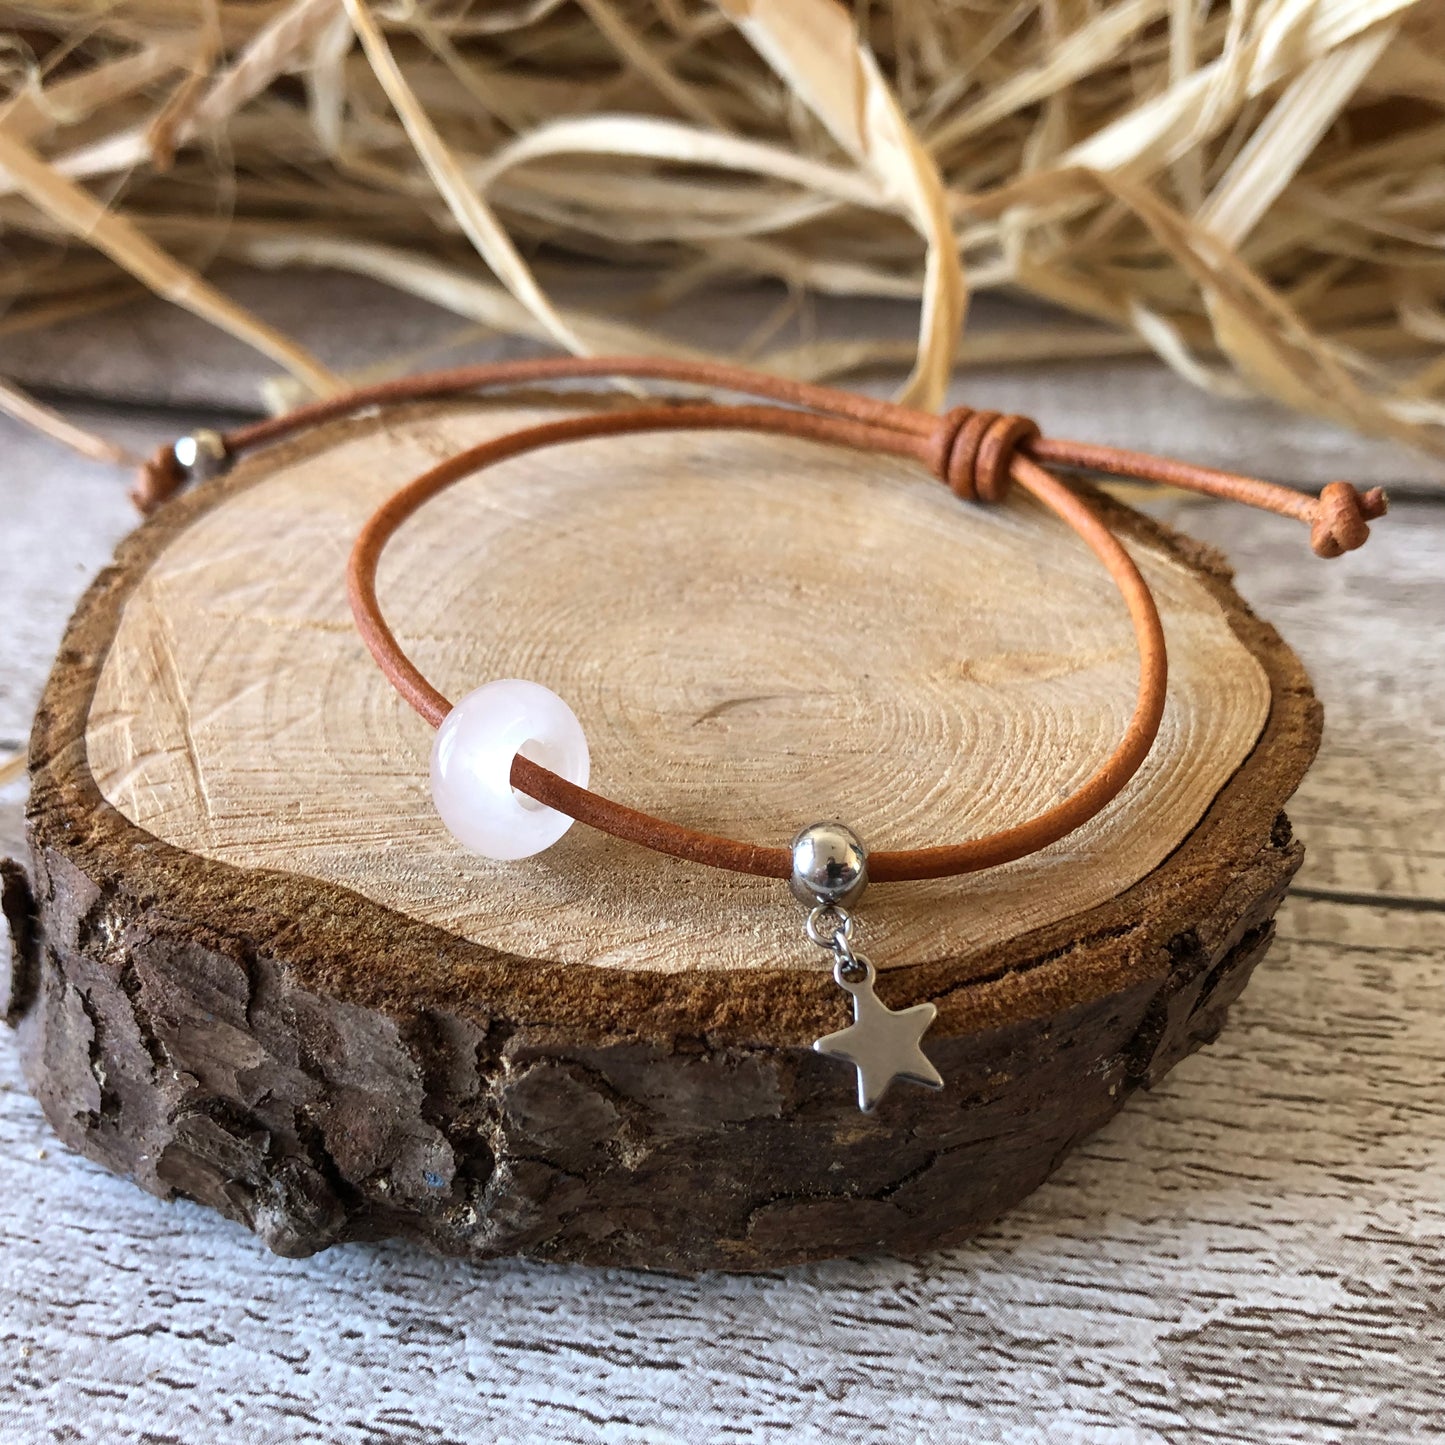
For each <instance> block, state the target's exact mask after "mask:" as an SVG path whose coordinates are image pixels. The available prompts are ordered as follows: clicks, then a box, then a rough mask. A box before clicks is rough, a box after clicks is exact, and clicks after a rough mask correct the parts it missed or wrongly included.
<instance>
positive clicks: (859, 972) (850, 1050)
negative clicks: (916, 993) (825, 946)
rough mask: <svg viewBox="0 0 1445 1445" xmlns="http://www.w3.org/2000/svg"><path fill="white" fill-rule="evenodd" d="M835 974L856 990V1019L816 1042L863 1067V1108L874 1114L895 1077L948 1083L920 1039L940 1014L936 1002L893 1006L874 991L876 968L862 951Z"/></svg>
mask: <svg viewBox="0 0 1445 1445" xmlns="http://www.w3.org/2000/svg"><path fill="white" fill-rule="evenodd" d="M833 977H834V978H835V979H837V981H838V985H839V987H840V988H845V989H847V991H848V992H849V993H850V994H852V995H853V1022H852V1023H851V1024H850V1025H849V1026H848V1027H847V1028H846V1029H839V1030H838V1032H837V1033H835V1034H825V1035H824V1036H823V1037H822V1038H821V1039H817V1040H815V1042H814V1044H813V1047H814V1048H815V1049H816V1050H817V1051H818V1052H819V1053H820V1054H829V1055H831V1056H832V1057H833V1058H835V1059H846V1060H847V1061H848V1063H850V1064H852V1065H853V1066H854V1068H856V1069H857V1070H858V1107H859V1108H860V1109H862V1110H863V1112H864V1113H872V1111H873V1110H874V1109H875V1108H876V1107H877V1106H878V1101H879V1100H880V1099H881V1098H882V1097H883V1096H884V1094H886V1093H887V1092H888V1086H889V1085H890V1084H891V1083H892V1082H893V1081H894V1079H908V1080H909V1081H910V1082H912V1083H915V1084H923V1085H924V1086H925V1087H927V1088H930V1089H941V1088H942V1087H943V1075H942V1074H940V1073H939V1072H938V1070H937V1069H935V1068H934V1067H933V1065H932V1064H931V1063H930V1062H929V1059H928V1055H927V1054H925V1053H924V1052H923V1050H922V1048H920V1047H919V1041H920V1040H921V1039H922V1038H923V1035H924V1034H925V1033H927V1032H928V1026H929V1025H930V1024H931V1023H932V1022H933V1020H934V1019H935V1018H936V1017H937V1016H938V1008H937V1006H936V1005H934V1004H931V1003H916V1004H914V1005H913V1007H912V1008H904V1009H897V1010H894V1009H891V1008H889V1007H888V1005H887V1004H885V1003H884V1002H883V1001H882V1000H881V999H880V998H879V997H878V995H877V994H876V993H874V992H873V980H874V979H875V978H876V977H877V972H876V970H875V969H874V967H873V965H872V964H871V963H869V962H868V960H867V959H866V958H863V957H862V956H861V955H859V954H853V955H852V957H851V968H850V964H849V962H848V961H846V960H844V959H841V958H840V959H839V960H838V963H837V965H836V966H835V967H834V969H833Z"/></svg>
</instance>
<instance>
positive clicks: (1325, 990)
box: [0, 378, 1445, 1445]
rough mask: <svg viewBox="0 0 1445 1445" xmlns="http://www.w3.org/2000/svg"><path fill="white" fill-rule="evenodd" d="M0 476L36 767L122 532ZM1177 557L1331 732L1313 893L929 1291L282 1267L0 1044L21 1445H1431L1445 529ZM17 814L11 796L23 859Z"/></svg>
mask: <svg viewBox="0 0 1445 1445" xmlns="http://www.w3.org/2000/svg"><path fill="white" fill-rule="evenodd" d="M1065 390H1066V389H1065V388H1063V387H1062V386H1061V387H1059V388H1057V394H1058V398H1059V404H1060V406H1061V408H1062V409H1065V410H1066V409H1067V406H1068V405H1069V404H1070V403H1069V401H1068V397H1067V396H1066V395H1065ZM1072 395H1073V396H1074V398H1075V400H1074V402H1073V403H1072V404H1073V405H1076V406H1086V405H1087V396H1088V381H1087V378H1086V379H1085V380H1084V381H1083V382H1082V383H1081V384H1080V385H1079V387H1078V389H1076V390H1075V391H1074V392H1073V393H1072ZM1079 398H1083V399H1082V400H1080V399H1079ZM1226 416H1227V413H1226V412H1224V411H1223V409H1221V411H1220V414H1219V416H1218V417H1217V418H1216V424H1222V423H1223V421H1224V418H1225V417H1226ZM104 422H105V425H106V426H107V427H108V428H109V429H110V430H112V431H120V432H122V433H127V432H128V433H129V434H130V435H132V436H134V437H135V438H136V440H137V441H139V440H140V438H141V435H142V434H146V435H148V436H157V435H160V434H163V432H164V431H165V430H174V429H175V427H176V422H175V419H173V418H172V419H165V420H162V419H159V418H145V419H142V418H115V417H110V418H105V419H104ZM1059 429H1060V430H1062V429H1063V428H1059ZM1119 440H1121V441H1123V440H1127V438H1125V437H1120V438H1119ZM1245 440H1247V441H1248V442H1249V444H1250V445H1251V446H1254V447H1255V448H1256V454H1260V453H1263V454H1264V455H1265V456H1266V458H1267V459H1271V460H1272V462H1273V466H1272V467H1271V468H1269V469H1271V470H1273V471H1275V472H1276V474H1288V471H1289V460H1290V456H1289V452H1288V450H1287V449H1284V450H1274V451H1271V450H1270V438H1269V437H1268V436H1267V435H1263V436H1260V437H1258V438H1255V437H1250V438H1247V439H1245ZM1188 441H1189V438H1188V437H1187V436H1181V437H1179V438H1178V440H1177V442H1176V445H1177V448H1178V449H1179V450H1180V451H1181V452H1185V453H1187V452H1188V450H1189V446H1188ZM1241 445H1243V442H1241ZM3 456H4V459H5V461H4V468H3V473H0V517H3V518H4V525H3V526H0V567H3V601H4V604H5V619H6V620H5V637H6V641H5V658H4V660H5V667H4V669H3V670H0V745H7V744H8V745H18V744H19V743H20V741H21V740H22V739H23V736H24V733H25V730H26V728H27V725H28V718H29V710H30V708H31V707H32V706H33V702H34V699H35V697H36V696H37V694H38V691H39V685H40V682H41V679H42V677H43V673H44V670H45V668H46V667H47V666H48V664H49V661H50V657H51V654H52V651H53V648H54V646H55V642H56V640H57V639H58V637H59V635H60V631H61V628H62V625H63V622H64V616H65V612H66V610H67V608H68V606H69V605H70V603H71V601H72V600H73V599H74V597H75V596H76V595H77V594H78V592H79V590H80V588H81V587H82V586H83V584H84V582H85V580H86V578H87V577H88V575H89V574H90V573H91V572H93V571H94V570H95V568H96V567H97V566H98V565H99V564H100V563H101V562H102V561H103V560H104V558H105V556H106V555H107V554H108V551H109V548H110V546H111V544H112V543H113V542H114V540H115V538H116V537H118V536H119V535H120V533H121V532H122V531H123V530H125V528H126V527H127V526H128V525H129V517H128V515H127V511H126V507H125V504H124V502H123V500H122V499H121V496H120V490H119V488H118V486H117V483H116V479H115V477H114V476H113V474H107V473H105V472H104V471H103V470H102V469H99V468H89V467H78V466H75V465H73V464H71V463H69V462H68V461H67V460H66V459H63V458H60V457H58V456H56V455H54V454H52V453H47V451H46V449H45V448H44V447H43V446H42V444H40V443H38V442H36V441H35V440H34V439H32V438H29V437H27V436H24V435H22V434H19V433H17V432H15V431H14V430H13V429H7V430H6V432H5V436H4V451H3ZM1395 479H1396V478H1393V477H1391V478H1387V480H1395ZM1398 480H1401V481H1404V482H1406V483H1408V482H1409V481H1410V480H1411V477H1410V475H1409V474H1408V473H1402V474H1401V475H1400V476H1399V478H1398ZM1181 522H1182V524H1183V525H1185V526H1187V528H1188V530H1190V531H1191V532H1193V533H1195V534H1196V535H1201V536H1203V537H1205V538H1207V539H1209V540H1212V541H1214V542H1216V543H1218V544H1220V545H1221V546H1223V547H1225V549H1226V550H1227V551H1229V553H1230V554H1231V555H1232V557H1233V558H1234V560H1235V561H1236V563H1237V564H1238V566H1239V569H1240V584H1241V587H1242V589H1243V591H1244V592H1245V594H1246V595H1247V596H1248V597H1249V599H1250V600H1251V601H1252V602H1254V603H1255V604H1256V605H1257V606H1258V607H1259V608H1260V609H1261V610H1262V611H1263V612H1264V613H1265V614H1266V615H1267V616H1269V617H1271V618H1272V619H1273V620H1275V621H1276V622H1277V623H1278V624H1279V625H1280V627H1281V629H1282V630H1283V631H1284V633H1285V634H1286V637H1287V639H1288V640H1289V641H1290V642H1291V643H1292V644H1293V645H1294V646H1295V647H1296V648H1297V649H1298V650H1299V651H1300V652H1301V654H1302V655H1303V656H1304V658H1305V660H1306V662H1307V663H1308V664H1309V665H1310V667H1311V669H1312V672H1313V674H1314V677H1315V680H1316V685H1317V688H1318V691H1319V692H1320V694H1321V695H1322V697H1323V698H1324V700H1325V703H1326V707H1327V731H1326V744H1325V751H1324V753H1323V755H1322V757H1321V759H1320V762H1319V764H1318V765H1317V766H1316V768H1315V769H1314V770H1313V771H1312V772H1311V774H1310V775H1309V777H1308V779H1307V781H1306V783H1305V785H1304V788H1303V790H1302V791H1301V793H1300V794H1298V795H1297V797H1296V800H1295V803H1294V804H1293V805H1292V807H1291V813H1292V816H1293V818H1294V820H1295V823H1296V827H1297V830H1298V831H1299V833H1300V834H1301V836H1302V837H1303V838H1304V840H1305V842H1306V844H1307V848H1308V855H1307V860H1306V863H1305V868H1304V871H1303V873H1302V874H1301V877H1300V880H1299V883H1298V885H1297V887H1296V889H1295V892H1294V895H1293V897H1292V899H1291V901H1289V902H1288V903H1287V904H1286V906H1285V908H1284V910H1283V911H1282V914H1281V934H1280V942H1279V943H1278V944H1277V945H1276V947H1275V950H1274V952H1273V953H1272V954H1271V956H1270V959H1269V961H1268V962H1267V963H1266V964H1265V965H1264V967H1263V968H1262V969H1261V970H1260V971H1259V973H1258V975H1257V976H1256V979H1255V981H1254V983H1253V985H1252V986H1251V988H1250V990H1249V991H1248V992H1247V993H1246V994H1245V996H1244V998H1243V999H1242V1000H1241V1001H1240V1002H1239V1003H1238V1004H1236V1006H1235V1008H1234V1011H1233V1013H1232V1018H1231V1024H1230V1027H1229V1029H1228V1030H1227V1031H1226V1032H1225V1033H1224V1035H1223V1036H1222V1038H1221V1039H1220V1040H1219V1042H1217V1043H1216V1044H1215V1045H1214V1047H1213V1048H1212V1049H1210V1050H1207V1051H1205V1052H1204V1053H1201V1054H1199V1055H1196V1056H1195V1057H1193V1058H1192V1059H1189V1060H1186V1061H1185V1062H1184V1063H1183V1064H1181V1065H1180V1066H1179V1067H1178V1068H1177V1069H1176V1070H1175V1071H1174V1072H1173V1073H1172V1074H1171V1075H1170V1076H1169V1078H1168V1080H1167V1081H1166V1082H1165V1083H1164V1084H1163V1085H1162V1086H1161V1087H1160V1088H1159V1089H1158V1090H1156V1091H1155V1092H1154V1093H1152V1094H1149V1095H1146V1096H1141V1097H1139V1098H1137V1099H1135V1100H1134V1101H1133V1102H1132V1103H1131V1104H1130V1106H1129V1107H1128V1108H1127V1109H1126V1110H1125V1111H1124V1112H1123V1113H1122V1114H1121V1115H1120V1116H1119V1117H1118V1118H1116V1119H1115V1120H1114V1121H1113V1122H1112V1123H1111V1124H1110V1125H1108V1126H1107V1127H1106V1128H1105V1129H1104V1130H1103V1131H1102V1132H1101V1133H1099V1134H1098V1135H1096V1136H1095V1137H1094V1138H1093V1139H1092V1140H1090V1141H1087V1142H1086V1143H1084V1144H1083V1145H1082V1146H1080V1148H1079V1149H1078V1150H1077V1151H1076V1152H1075V1153H1074V1154H1073V1155H1072V1156H1071V1157H1070V1159H1069V1160H1068V1162H1067V1163H1066V1164H1065V1165H1064V1166H1063V1167H1062V1168H1061V1169H1060V1170H1059V1171H1058V1172H1057V1173H1056V1174H1055V1175H1054V1177H1053V1178H1052V1180H1051V1181H1050V1182H1049V1183H1048V1184H1047V1185H1046V1186H1045V1187H1044V1188H1043V1189H1041V1190H1040V1191H1038V1192H1037V1193H1036V1194H1035V1195H1034V1196H1032V1197H1031V1199H1030V1200H1028V1201H1027V1202H1026V1203H1025V1204H1024V1205H1022V1206H1021V1207H1020V1208H1018V1209H1016V1210H1015V1211H1014V1212H1013V1213H1012V1214H1011V1215H1009V1216H1008V1218H1007V1219H1006V1220H1005V1221H1004V1223H1003V1224H1002V1225H1000V1226H998V1227H995V1228H994V1229H993V1230H992V1231H990V1233H989V1234H988V1235H986V1236H985V1237H984V1238H982V1239H980V1240H979V1241H977V1242H975V1243H973V1244H971V1245H969V1246H968V1247H966V1248H962V1249H958V1250H954V1251H950V1252H947V1253H944V1254H939V1255H936V1256H933V1257H931V1258H929V1259H928V1260H926V1261H924V1262H923V1263H920V1264H910V1265H902V1264H896V1263H888V1262H859V1263H836V1264H829V1265H822V1266H812V1267H808V1268H804V1269H800V1270H795V1271H789V1272H787V1273H783V1274H779V1275H776V1276H764V1277H758V1278H750V1279H741V1278H735V1277H727V1276H709V1277H704V1278H702V1279H699V1280H678V1279H669V1278H662V1277H653V1276H643V1275H637V1274H630V1273H603V1274H598V1273H594V1272H588V1271H581V1270H569V1269H551V1268H544V1267H540V1266H534V1265H525V1264H516V1263H499V1264H493V1265H489V1266H487V1267H484V1268H468V1267H460V1266H457V1265H455V1264H446V1263H443V1262H439V1261H436V1260H432V1259H429V1258H427V1257H425V1256H423V1255H421V1254H419V1253H418V1252H416V1251H414V1250H411V1249H408V1248H404V1247H399V1246H397V1247H393V1246H385V1247H361V1246H356V1247H351V1248H344V1249H339V1250H336V1251H333V1252H331V1253H330V1254H327V1255H323V1256H320V1257H318V1258H316V1259H314V1260H310V1261H306V1262H302V1263H288V1262H285V1261H279V1260H276V1259H275V1258H273V1257H271V1256H270V1255H268V1254H266V1253H265V1252H264V1250H263V1249H262V1248H261V1246H260V1245H258V1244H257V1243H256V1242H255V1241H254V1240H253V1239H252V1238H251V1237H250V1236H248V1235H246V1234H245V1233H244V1232H243V1231H241V1230H240V1229H239V1228H236V1227H233V1226H229V1225H226V1224H224V1223H222V1222H220V1221H218V1220H216V1219H215V1217H214V1216H213V1215H211V1214H210V1213H209V1212H205V1211H202V1210H200V1209H198V1208H195V1207H193V1206H189V1205H163V1204H160V1203H158V1202H157V1201H155V1200H153V1199H151V1198H148V1197H147V1196H145V1195H143V1194H141V1193H140V1192H139V1191H136V1190H135V1189H134V1188H133V1187H132V1186H130V1185H128V1184H126V1183H125V1182H124V1181H121V1180H117V1179H114V1178H112V1177H110V1176H109V1175H107V1174H105V1173H104V1172H103V1171H102V1170H100V1169H98V1168H96V1167H94V1166H92V1165H89V1164H87V1163H85V1162H84V1161H82V1160H80V1159H77V1158H75V1157H74V1156H72V1155H69V1154H67V1153H65V1152H63V1151H61V1150H59V1149H57V1148H56V1147H55V1145H54V1142H53V1139H52V1138H51V1136H50V1135H49V1132H48V1130H47V1129H46V1127H45V1125H44V1124H43V1122H42V1120H41V1118H40V1115H39V1111H38V1108H37V1107H36V1106H35V1104H34V1103H33V1102H32V1101H31V1099H30V1098H29V1096H28V1094H27V1093H26V1092H25V1091H24V1089H23V1087H22V1086H21V1085H20V1082H19V1077H18V1071H17V1069H16V1067H15V1063H14V1057H13V1052H12V1051H11V1050H10V1048H9V1047H8V1046H7V1045H4V1044H3V1043H0V1157H3V1160H4V1182H3V1189H0V1241H3V1248H0V1357H3V1359H4V1361H5V1373H3V1374H0V1440H4V1441H5V1442H6V1445H9V1442H12V1441H13V1442H26V1445H29V1442H32V1441H34V1442H40V1441H47V1442H48V1441H60V1440H66V1441H87V1442H88V1441H97V1442H98V1441H107V1442H113V1441H142V1440H144V1441H187V1442H190V1441H195V1440H198V1439H205V1440H208V1441H216V1442H222V1441H225V1442H230V1441H245V1442H248V1445H271V1442H282V1441H307V1442H310V1441H317V1442H322V1441H325V1442H339V1445H381V1442H393V1441H396V1442H400V1441H420V1440H428V1441H453V1440H454V1441H480V1440H493V1439H507V1440H509V1441H510V1440H517V1441H598V1440H605V1441H623V1442H629V1445H630V1442H637V1441H648V1442H652V1441H674V1440H676V1441H687V1442H692V1441H711V1440H717V1439H734V1440H740V1441H771V1440H781V1439H783V1438H784V1437H785V1436H786V1437H788V1438H796V1439H799V1440H828V1439H840V1438H841V1439H858V1440H878V1441H897V1440H915V1439H917V1440H947V1441H953V1440H978V1441H994V1440H1009V1441H1012V1440H1030V1441H1031V1440H1038V1441H1049V1442H1055V1441H1063V1442H1087V1445H1094V1442H1111V1445H1112V1442H1121V1445H1123V1442H1136V1441H1138V1442H1144V1441H1151V1442H1152V1441H1168V1442H1181V1441H1201V1442H1207V1445H1213V1442H1221V1445H1222V1442H1241V1441H1243V1442H1290V1445H1306V1442H1309V1445H1314V1442H1331V1441H1346V1440H1348V1441H1381V1442H1385V1441H1389V1442H1401V1445H1404V1442H1415V1441H1422V1440H1424V1441H1428V1440H1434V1439H1439V1438H1442V1437H1445V1389H1442V1384H1441V1360H1442V1358H1445V1320H1442V1315H1441V1312H1440V1306H1439V1300H1440V1298H1441V1290H1442V1286H1445V1246H1442V1244H1441V1240H1442V1238H1445V1230H1442V1225H1445V1202H1442V1201H1445V1068H1442V1064H1441V1059H1442V1054H1445V1027H1442V1024H1441V1022H1440V1020H1441V1018H1442V1016H1445V979H1442V969H1441V960H1442V956H1445V784H1442V769H1441V755H1442V750H1445V657H1442V652H1441V648H1440V646H1439V637H1440V635H1441V631H1442V627H1445V584H1442V580H1441V576H1442V566H1441V557H1442V555H1445V507H1441V506H1440V505H1439V504H1437V503H1431V502H1421V503H1416V504H1409V503H1406V504H1401V505H1397V508H1396V511H1395V513H1394V515H1392V517H1391V518H1390V519H1389V522H1388V523H1387V524H1382V525H1381V526H1380V527H1379V528H1377V531H1376V536H1375V538H1374V540H1373V541H1372V542H1371V544H1370V546H1369V547H1368V548H1366V549H1365V550H1364V551H1363V552H1361V553H1359V554H1356V555H1354V556H1352V557H1349V558H1346V559H1342V560H1341V561H1340V562H1338V563H1335V564H1331V565H1328V566H1321V565H1320V564H1318V563H1316V562H1315V561H1313V559H1311V558H1309V556H1308V554H1307V551H1306V549H1305V548H1304V547H1303V545H1302V542H1301V538H1300V535H1299V532H1298V531H1297V529H1296V528H1295V527H1293V526H1292V525H1290V524H1288V523H1284V522H1276V521H1274V520H1272V519H1260V518H1258V517H1255V516H1251V515H1245V514H1242V513H1238V512H1234V511H1231V510H1229V509H1227V508H1223V507H1215V506H1212V505H1200V506H1190V507H1189V508H1188V509H1187V515H1186V516H1184V517H1182V518H1181ZM21 801H22V799H21V797H20V796H19V789H18V788H17V787H16V786H14V785H11V786H10V787H9V788H8V789H7V790H6V791H5V792H4V793H3V794H0V803H3V812H0V842H3V844H4V846H5V848H6V850H7V851H12V852H13V851H17V850H18V848H19V847H20V832H21V827H20V806H21Z"/></svg>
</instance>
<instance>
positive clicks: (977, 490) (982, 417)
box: [929, 406, 1039, 502]
mask: <svg viewBox="0 0 1445 1445" xmlns="http://www.w3.org/2000/svg"><path fill="white" fill-rule="evenodd" d="M1038 435H1039V428H1038V424H1037V423H1036V422H1033V421H1031V420H1030V419H1029V418H1028V417H1026V416H1013V415H1011V414H1008V413H1003V412H997V411H975V410H974V409H973V408H972V407H968V406H956V407H954V408H953V410H952V411H947V412H945V413H944V414H943V415H942V416H941V417H939V419H938V423H937V425H936V426H935V427H934V429H933V434H932V436H931V437H930V438H929V465H930V466H931V467H932V469H933V471H934V474H935V475H936V476H937V477H938V479H939V480H940V481H941V482H943V484H944V485H945V486H946V487H948V489H949V490H950V491H951V492H952V493H953V494H954V496H956V497H959V498H960V499H962V500H963V501H965V502H1001V501H1003V499H1004V498H1005V497H1006V496H1007V495H1008V489H1009V482H1010V476H1009V468H1010V467H1011V466H1012V464H1013V459H1014V453H1015V452H1016V451H1017V450H1018V449H1019V448H1020V447H1021V446H1023V445H1025V444H1026V443H1028V442H1031V441H1033V439H1034V438H1035V437H1036V436H1038Z"/></svg>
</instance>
